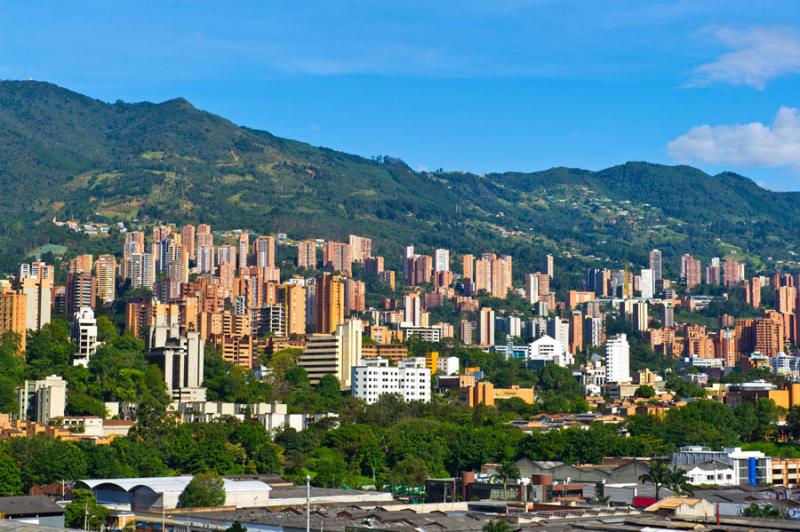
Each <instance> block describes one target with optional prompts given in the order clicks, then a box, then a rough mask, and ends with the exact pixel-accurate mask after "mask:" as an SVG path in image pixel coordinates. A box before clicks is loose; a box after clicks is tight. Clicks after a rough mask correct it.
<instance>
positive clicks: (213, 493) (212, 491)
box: [178, 471, 225, 508]
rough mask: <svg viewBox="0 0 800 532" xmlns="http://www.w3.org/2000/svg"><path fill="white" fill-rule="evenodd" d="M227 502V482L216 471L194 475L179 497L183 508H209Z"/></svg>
mask: <svg viewBox="0 0 800 532" xmlns="http://www.w3.org/2000/svg"><path fill="white" fill-rule="evenodd" d="M224 504H225V484H224V482H223V480H222V477H220V476H219V475H218V474H217V473H216V472H215V471H207V472H205V473H199V474H197V475H195V476H194V478H193V479H192V481H191V482H189V484H187V485H186V488H185V489H184V490H183V493H181V496H180V497H179V498H178V506H179V507H181V508H207V507H213V506H222V505H224Z"/></svg>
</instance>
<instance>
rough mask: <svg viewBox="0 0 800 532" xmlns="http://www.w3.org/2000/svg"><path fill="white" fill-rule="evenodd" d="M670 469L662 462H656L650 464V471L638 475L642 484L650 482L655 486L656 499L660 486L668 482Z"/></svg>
mask: <svg viewBox="0 0 800 532" xmlns="http://www.w3.org/2000/svg"><path fill="white" fill-rule="evenodd" d="M669 479H670V470H669V468H668V467H667V466H666V464H664V462H656V463H654V464H653V465H651V466H650V471H648V472H647V473H645V474H644V475H642V476H640V477H639V482H641V483H642V484H652V485H653V486H654V487H655V488H656V499H659V498H660V497H659V496H658V495H659V493H660V492H661V486H665V485H667V484H668V483H669Z"/></svg>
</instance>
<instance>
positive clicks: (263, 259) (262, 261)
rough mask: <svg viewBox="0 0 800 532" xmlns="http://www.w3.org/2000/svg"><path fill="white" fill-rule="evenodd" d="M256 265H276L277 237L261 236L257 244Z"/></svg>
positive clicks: (257, 239)
mask: <svg viewBox="0 0 800 532" xmlns="http://www.w3.org/2000/svg"><path fill="white" fill-rule="evenodd" d="M255 248H256V249H255V253H256V266H258V267H259V268H267V267H269V268H274V267H275V237H272V236H259V237H258V238H256V244H255Z"/></svg>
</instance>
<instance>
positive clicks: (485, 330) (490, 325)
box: [478, 307, 494, 346]
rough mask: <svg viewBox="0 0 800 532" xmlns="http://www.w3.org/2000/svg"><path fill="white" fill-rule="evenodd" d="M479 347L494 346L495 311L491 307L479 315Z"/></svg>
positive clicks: (482, 310) (484, 309) (485, 308)
mask: <svg viewBox="0 0 800 532" xmlns="http://www.w3.org/2000/svg"><path fill="white" fill-rule="evenodd" d="M478 345H481V346H489V345H494V310H493V309H491V308H489V307H483V308H482V309H481V311H480V312H479V313H478Z"/></svg>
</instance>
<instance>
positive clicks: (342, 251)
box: [322, 240, 353, 273]
mask: <svg viewBox="0 0 800 532" xmlns="http://www.w3.org/2000/svg"><path fill="white" fill-rule="evenodd" d="M352 263H353V259H352V255H351V253H350V244H345V243H344V242H334V241H332V240H328V241H326V242H325V245H324V246H323V247H322V267H323V268H325V269H327V270H329V271H332V272H337V273H350V272H351V271H352Z"/></svg>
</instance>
